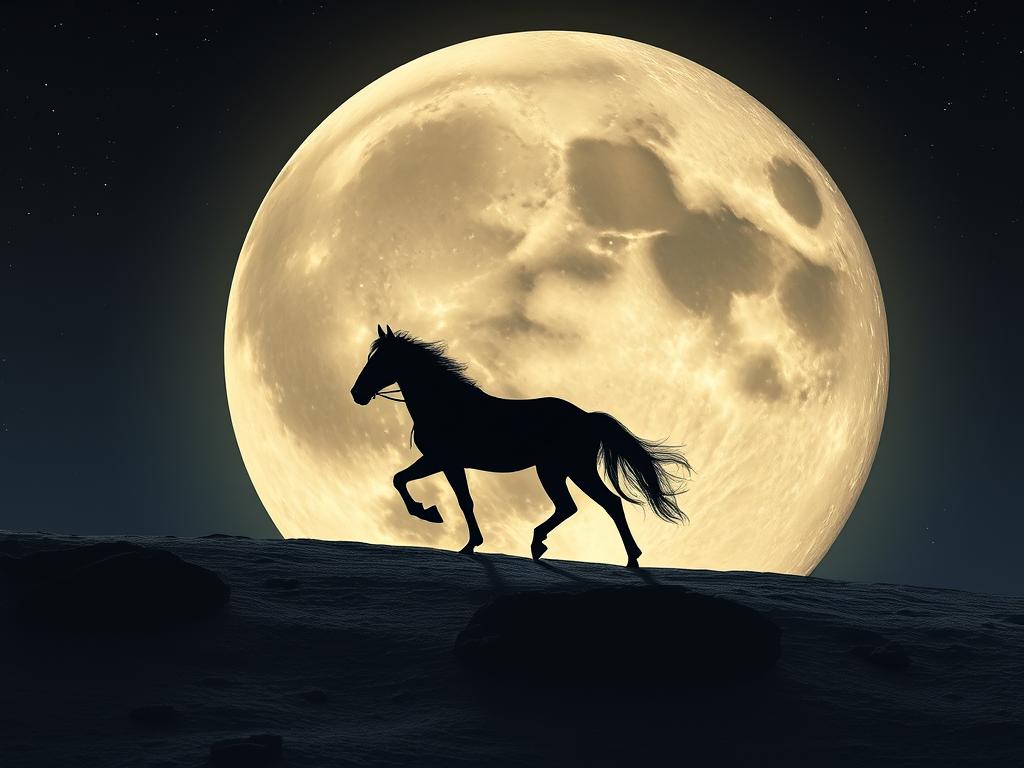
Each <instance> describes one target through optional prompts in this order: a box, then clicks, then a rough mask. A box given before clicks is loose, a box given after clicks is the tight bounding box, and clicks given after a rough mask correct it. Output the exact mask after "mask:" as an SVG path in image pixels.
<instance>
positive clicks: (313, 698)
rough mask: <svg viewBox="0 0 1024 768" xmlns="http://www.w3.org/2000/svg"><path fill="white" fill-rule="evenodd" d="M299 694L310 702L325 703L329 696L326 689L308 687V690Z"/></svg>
mask: <svg viewBox="0 0 1024 768" xmlns="http://www.w3.org/2000/svg"><path fill="white" fill-rule="evenodd" d="M299 696H300V697H301V698H303V699H305V700H306V701H308V702H309V703H310V704H326V703H327V700H328V699H329V698H330V697H329V696H328V695H327V691H325V690H323V689H322V688H310V689H309V690H308V691H303V692H302V693H300V694H299Z"/></svg>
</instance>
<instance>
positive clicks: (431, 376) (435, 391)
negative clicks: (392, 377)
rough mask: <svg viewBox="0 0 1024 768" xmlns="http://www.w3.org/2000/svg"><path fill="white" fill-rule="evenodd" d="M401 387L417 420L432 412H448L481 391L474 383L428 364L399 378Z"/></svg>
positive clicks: (411, 413)
mask: <svg viewBox="0 0 1024 768" xmlns="http://www.w3.org/2000/svg"><path fill="white" fill-rule="evenodd" d="M398 386H399V388H400V389H401V390H402V397H403V398H404V399H405V405H406V407H407V408H408V409H409V415H410V416H412V418H413V421H415V420H416V418H417V417H419V416H423V415H425V414H427V413H429V412H431V411H437V410H442V409H446V408H448V407H449V406H450V405H451V404H452V403H453V402H455V401H458V400H463V399H465V398H466V397H470V396H472V393H473V392H475V391H477V389H476V387H474V386H473V385H472V384H468V383H466V382H464V381H460V380H459V379H458V378H457V377H455V376H453V375H452V374H451V373H449V372H448V371H442V370H440V369H437V368H433V367H431V366H425V365H415V366H410V369H409V370H408V371H406V372H404V373H403V374H402V375H401V376H400V377H399V378H398Z"/></svg>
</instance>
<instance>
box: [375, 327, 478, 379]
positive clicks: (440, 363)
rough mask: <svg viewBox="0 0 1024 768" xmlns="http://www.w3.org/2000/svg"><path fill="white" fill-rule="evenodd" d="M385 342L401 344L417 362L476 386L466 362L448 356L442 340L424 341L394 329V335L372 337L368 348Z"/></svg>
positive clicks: (376, 346) (378, 346) (377, 347)
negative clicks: (467, 371)
mask: <svg viewBox="0 0 1024 768" xmlns="http://www.w3.org/2000/svg"><path fill="white" fill-rule="evenodd" d="M385 342H387V343H389V344H392V343H396V342H397V343H399V344H401V346H402V350H403V352H406V353H409V354H412V355H414V356H415V357H416V358H418V362H419V363H421V364H423V365H426V366H428V367H431V368H435V369H436V370H438V371H440V372H442V373H445V374H448V375H449V376H451V377H452V378H454V379H455V380H456V381H458V382H459V383H460V384H466V385H468V386H470V387H476V386H478V384H477V383H476V381H474V380H473V379H472V378H470V377H469V376H467V375H466V364H465V363H460V362H459V361H458V360H455V359H453V358H451V357H449V356H448V354H447V349H448V347H447V345H446V344H445V343H444V342H443V341H424V340H423V339H418V338H416V337H415V336H413V335H412V334H410V333H407V332H406V331H395V335H394V336H392V337H377V338H376V339H374V340H373V343H372V344H371V345H370V350H371V351H376V350H377V349H379V348H380V346H381V344H383V343H385Z"/></svg>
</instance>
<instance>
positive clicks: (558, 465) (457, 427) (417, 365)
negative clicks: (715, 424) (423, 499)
mask: <svg viewBox="0 0 1024 768" xmlns="http://www.w3.org/2000/svg"><path fill="white" fill-rule="evenodd" d="M444 351H445V348H444V346H443V345H442V344H441V343H431V342H425V341H421V340H420V339H417V338H414V337H413V336H410V335H409V334H407V333H405V332H404V331H399V332H398V333H394V332H393V331H392V330H391V326H388V327H387V331H385V330H384V329H382V328H381V327H380V326H379V325H378V326H377V338H376V339H374V341H373V343H372V344H371V345H370V353H369V355H368V357H367V361H366V365H365V366H364V367H363V370H362V371H361V372H360V374H359V377H358V378H357V379H356V383H355V384H354V385H353V386H352V398H353V399H354V400H355V401H356V403H358V404H359V405H366V404H367V403H369V402H370V401H371V400H373V399H374V398H375V397H377V396H378V395H380V396H382V397H386V398H388V399H392V400H400V398H397V397H394V395H395V394H396V393H397V391H398V390H400V391H401V395H402V397H403V398H404V402H405V404H406V407H407V408H408V409H409V415H410V416H411V417H412V420H413V424H414V426H413V435H414V438H415V441H416V447H417V448H419V449H420V452H421V453H422V454H423V455H422V456H421V457H420V458H419V459H417V460H416V461H415V462H413V463H412V465H410V466H408V467H406V468H405V469H403V470H401V471H400V472H399V473H398V474H396V475H395V478H394V483H395V488H396V489H397V490H398V493H399V494H400V495H401V497H402V500H403V501H404V502H405V506H406V508H407V509H408V510H409V514H410V515H413V516H415V517H418V518H420V519H421V520H426V521H428V522H432V523H440V522H442V518H441V515H440V513H439V512H438V511H437V507H430V508H428V509H424V507H423V505H422V504H421V503H419V502H418V501H416V500H415V499H413V497H412V496H411V495H409V491H408V489H407V487H406V486H407V485H408V484H409V483H410V482H411V481H413V480H418V479H420V478H423V477H428V476H430V475H433V474H435V473H437V472H444V475H445V477H446V478H447V479H448V482H449V483H450V484H451V486H452V490H453V491H455V496H456V498H457V499H458V502H459V506H460V507H461V508H462V512H463V514H464V515H465V516H466V523H467V525H468V526H469V541H468V542H467V543H466V546H465V547H463V548H462V550H461V551H462V552H473V550H474V549H475V548H476V547H478V546H479V545H480V544H482V543H483V541H484V537H483V535H482V534H481V533H480V527H479V526H478V525H477V522H476V516H475V515H474V514H473V497H472V496H470V494H469V485H468V483H467V482H466V470H467V469H480V470H484V471H486V472H516V471H518V470H521V469H526V468H528V467H534V466H535V467H536V468H537V476H538V477H539V478H540V482H541V485H542V486H544V491H545V492H546V493H547V495H548V496H549V497H551V501H552V502H553V503H554V505H555V512H554V514H553V515H551V517H550V518H548V519H547V520H545V521H544V522H543V523H541V524H540V525H539V526H537V528H536V529H535V530H534V534H533V543H532V545H531V547H530V551H531V552H532V554H533V557H534V559H535V560H539V559H540V557H541V555H543V554H544V552H545V551H546V550H547V546H546V545H545V544H544V540H545V539H546V538H547V536H548V534H550V533H551V531H552V530H553V529H554V528H555V527H556V526H558V525H559V524H561V523H563V522H565V521H566V520H567V519H568V518H569V517H571V516H572V515H573V514H574V513H575V512H576V504H575V503H574V502H573V499H572V495H571V494H570V493H569V489H568V488H567V487H566V479H569V480H572V481H573V483H575V484H576V485H577V486H578V487H579V488H580V490H582V491H583V492H584V493H586V494H587V495H588V496H590V498H592V499H593V500H594V501H596V502H597V503H598V504H600V505H601V507H603V508H604V510H605V511H606V512H607V513H608V515H609V516H610V517H611V519H612V521H613V522H614V523H615V527H616V528H617V529H618V532H619V536H621V537H622V544H623V546H624V547H625V548H626V556H627V558H628V561H627V565H628V566H629V567H632V568H636V567H639V557H640V555H641V552H640V547H638V546H637V543H636V541H635V540H634V539H633V534H632V533H631V532H630V530H629V525H628V524H627V523H626V515H625V512H624V511H623V508H622V499H620V498H619V497H620V496H621V497H622V498H625V499H626V500H627V501H630V502H632V503H634V504H639V503H641V502H640V500H639V499H637V498H635V497H634V496H633V495H631V494H629V493H627V492H625V491H624V490H623V488H622V486H623V484H625V485H627V486H628V487H629V488H630V489H631V490H632V491H634V492H635V493H636V494H638V495H640V496H642V497H643V498H644V499H646V501H647V503H648V504H649V505H650V506H651V508H652V509H653V510H654V513H655V514H656V515H657V516H658V517H660V518H661V519H662V520H665V521H668V522H676V523H678V522H685V521H686V520H687V517H686V515H685V514H684V513H683V512H682V511H681V510H680V509H679V505H678V504H677V503H676V498H675V497H676V495H677V494H678V493H680V492H681V491H678V490H674V489H673V488H672V481H673V480H680V479H681V478H679V477H677V476H676V475H674V474H672V473H671V472H669V471H668V469H666V465H671V464H677V465H679V466H680V467H682V469H683V470H685V471H686V473H687V475H689V473H690V472H691V471H692V470H691V468H690V464H689V462H688V461H687V460H686V457H684V456H683V455H682V454H681V453H679V452H677V451H676V450H674V447H673V446H666V445H663V444H661V443H657V442H652V441H649V440H643V439H641V438H639V437H637V436H636V435H634V434H633V433H632V432H630V431H629V430H628V429H626V427H624V426H623V425H622V424H621V423H619V422H618V421H617V420H616V419H614V418H612V417H611V416H609V415H608V414H607V413H600V412H594V413H587V412H586V411H584V410H582V409H581V408H578V407H576V406H575V405H573V404H572V403H569V402H566V401H565V400H560V399H558V398H555V397H542V398H537V399H531V400H508V399H504V398H500V397H494V396H493V395H489V394H487V393H486V392H484V391H483V390H482V389H480V388H479V387H478V386H477V385H476V383H475V382H474V381H473V380H472V379H470V378H469V377H467V376H466V374H465V366H464V365H463V364H461V363H458V362H456V361H455V360H452V359H451V358H450V357H447V356H446V355H445V353H444ZM395 385H397V387H398V390H393V389H388V388H389V387H392V386H395ZM599 459H600V460H601V461H603V463H604V468H605V472H606V474H607V475H608V479H609V480H610V481H611V484H612V486H613V487H614V488H615V491H616V492H617V494H618V495H616V493H613V492H612V491H611V489H610V488H608V486H606V485H605V484H604V481H603V480H602V479H601V475H600V473H599V472H598V468H597V467H598V460H599Z"/></svg>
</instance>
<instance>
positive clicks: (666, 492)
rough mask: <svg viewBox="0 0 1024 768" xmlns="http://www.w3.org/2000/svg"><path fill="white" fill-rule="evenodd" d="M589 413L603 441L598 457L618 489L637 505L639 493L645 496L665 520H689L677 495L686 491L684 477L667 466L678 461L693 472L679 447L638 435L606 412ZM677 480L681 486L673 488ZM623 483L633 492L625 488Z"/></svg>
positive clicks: (623, 495)
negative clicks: (681, 507) (682, 484)
mask: <svg viewBox="0 0 1024 768" xmlns="http://www.w3.org/2000/svg"><path fill="white" fill-rule="evenodd" d="M589 416H590V419H591V420H592V422H593V423H594V425H595V427H596V434H597V437H598V439H599V440H600V443H599V446H598V451H597V456H598V458H599V459H600V460H601V461H602V462H603V464H604V471H605V474H607V475H608V479H609V480H610V481H611V484H612V486H613V487H614V488H615V490H616V492H617V493H618V494H619V495H620V496H622V498H624V499H626V500H627V501H631V502H633V503H634V504H640V503H641V500H640V499H638V498H636V495H639V496H642V497H643V498H644V499H646V500H647V503H648V504H650V506H651V508H652V509H653V510H654V514H656V515H657V516H658V517H660V518H661V519H662V520H664V521H666V522H670V523H686V522H688V521H689V518H688V517H687V516H686V513H684V512H683V511H682V510H681V509H679V504H678V503H677V502H676V496H678V495H679V494H680V493H684V492H685V488H682V487H681V483H682V481H683V480H684V478H682V477H680V476H679V475H676V474H674V473H672V472H670V471H669V470H668V469H667V468H666V467H667V466H669V465H673V464H676V465H678V466H680V467H681V468H682V470H683V471H684V472H686V475H687V477H689V476H690V475H691V474H692V473H693V469H692V468H691V467H690V462H689V461H687V460H686V457H685V456H684V455H683V454H682V453H681V452H680V451H679V450H678V446H674V445H665V444H664V443H660V442H654V441H651V440H644V439H643V438H641V437H637V436H636V435H634V434H633V433H632V432H630V431H629V430H628V429H627V428H626V427H625V425H623V424H622V422H620V421H619V420H618V419H616V418H615V417H613V416H611V415H609V414H607V413H601V412H594V413H591V414H589ZM675 483H680V487H679V488H678V489H676V488H674V487H673V486H674V484H675ZM623 484H625V485H626V486H628V487H629V488H630V489H631V491H632V492H633V493H627V492H626V491H624V490H623V489H622V486H623Z"/></svg>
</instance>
